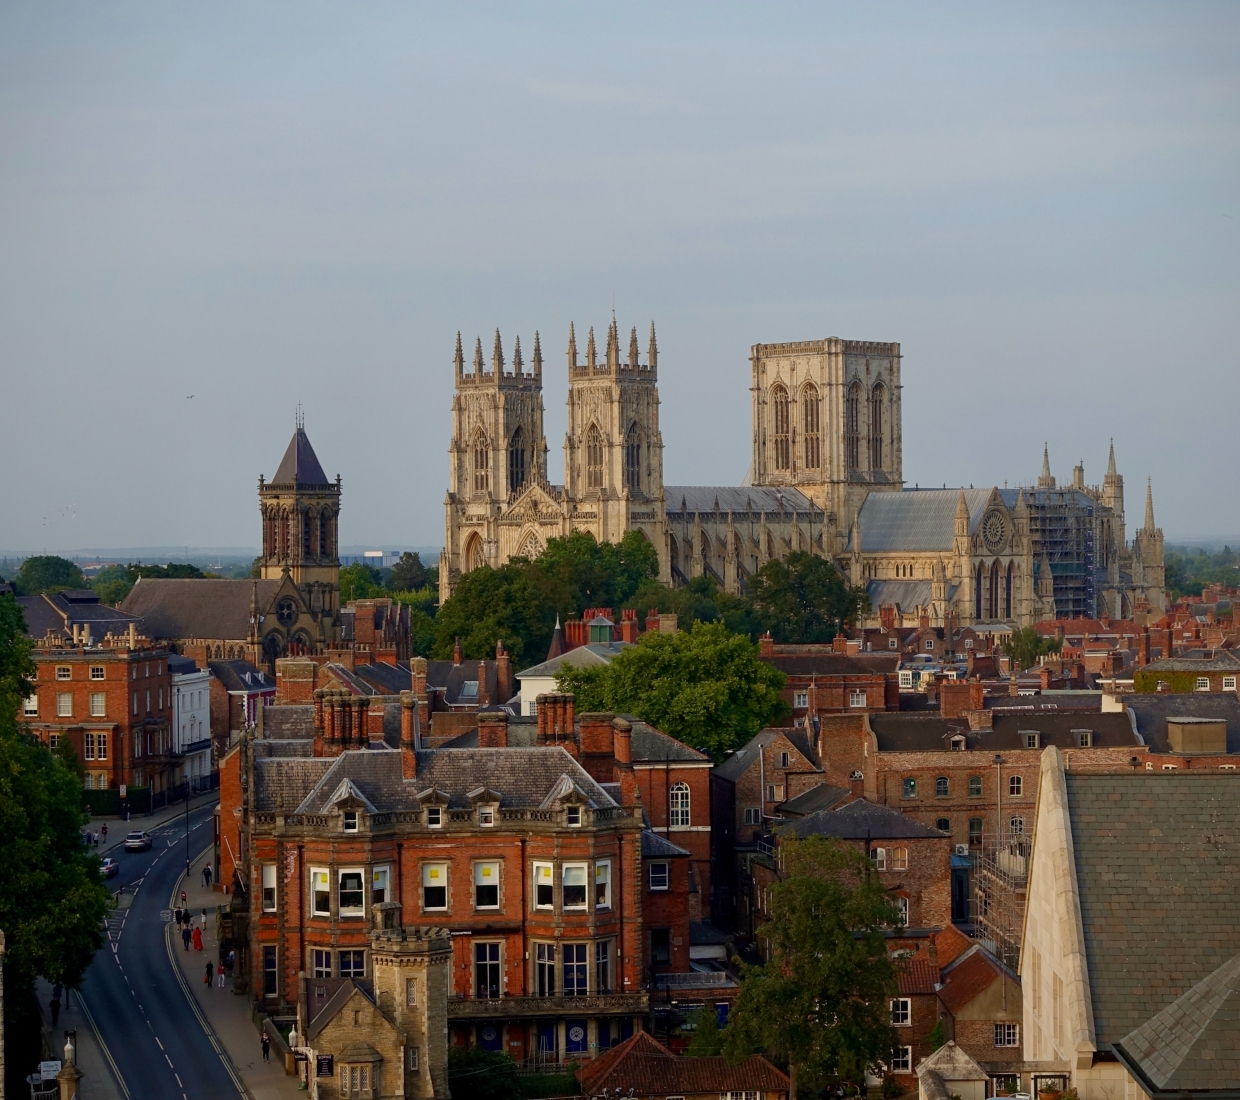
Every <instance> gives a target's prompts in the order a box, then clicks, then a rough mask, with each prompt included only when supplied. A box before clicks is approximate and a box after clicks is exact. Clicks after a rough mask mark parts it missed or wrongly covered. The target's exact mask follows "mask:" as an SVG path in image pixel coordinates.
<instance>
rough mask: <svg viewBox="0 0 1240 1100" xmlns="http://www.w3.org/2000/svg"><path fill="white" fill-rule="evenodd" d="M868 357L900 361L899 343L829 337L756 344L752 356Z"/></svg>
mask: <svg viewBox="0 0 1240 1100" xmlns="http://www.w3.org/2000/svg"><path fill="white" fill-rule="evenodd" d="M830 354H836V355H868V356H873V357H874V358H876V359H885V358H892V359H899V358H900V345H899V344H898V343H891V344H888V343H883V342H880V341H874V340H841V339H840V338H839V337H838V336H828V337H827V338H826V339H825V340H795V341H793V342H791V343H787V344H754V345H753V347H752V348H751V349H750V355H751V356H752V357H753V358H754V359H768V358H770V357H771V356H774V355H830Z"/></svg>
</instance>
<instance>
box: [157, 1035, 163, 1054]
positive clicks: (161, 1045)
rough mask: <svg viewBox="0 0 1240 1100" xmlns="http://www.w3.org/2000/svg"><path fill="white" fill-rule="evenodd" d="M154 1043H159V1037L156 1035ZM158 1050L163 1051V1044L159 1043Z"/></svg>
mask: <svg viewBox="0 0 1240 1100" xmlns="http://www.w3.org/2000/svg"><path fill="white" fill-rule="evenodd" d="M155 1042H157V1043H159V1036H158V1035H156V1036H155ZM159 1049H160V1050H163V1049H164V1044H163V1043H159Z"/></svg>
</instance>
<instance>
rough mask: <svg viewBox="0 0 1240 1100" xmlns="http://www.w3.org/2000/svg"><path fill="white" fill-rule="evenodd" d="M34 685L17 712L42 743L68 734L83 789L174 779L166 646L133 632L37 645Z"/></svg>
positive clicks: (158, 787)
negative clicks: (75, 642)
mask: <svg viewBox="0 0 1240 1100" xmlns="http://www.w3.org/2000/svg"><path fill="white" fill-rule="evenodd" d="M32 656H33V658H34V662H35V666H36V668H37V670H38V674H37V678H36V682H35V691H34V694H33V695H31V696H30V698H28V699H26V700H25V701H24V702H23V704H22V708H21V713H20V714H19V716H18V717H19V719H20V720H21V721H22V722H24V723H26V724H27V725H28V726H29V728H30V730H31V732H32V733H34V734H35V735H36V736H38V737H39V738H40V739H41V740H42V741H43V742H44V743H45V744H49V745H52V746H55V745H56V744H58V743H59V741H60V740H61V739H62V738H65V739H68V740H69V741H70V742H71V743H72V745H73V748H74V751H75V752H76V753H77V756H78V759H79V760H80V761H81V762H82V765H83V767H84V768H85V769H86V775H85V779H84V785H85V786H86V788H87V789H88V790H91V789H111V788H119V787H121V786H122V785H124V786H126V787H147V786H149V787H150V788H151V789H152V791H162V790H164V789H165V788H166V787H168V786H170V785H171V784H172V782H173V781H174V769H175V765H176V758H175V756H174V753H173V747H174V746H173V742H172V731H173V726H172V721H173V718H172V710H173V699H172V675H171V673H170V672H169V671H168V651H167V650H166V649H162V648H159V647H156V646H154V645H152V644H151V643H150V641H149V640H148V639H146V638H140V637H138V636H137V635H136V634H131V635H127V636H122V637H120V638H112V637H108V638H107V640H106V642H105V644H102V645H98V644H97V645H90V646H87V645H73V644H72V643H69V644H65V645H50V646H42V645H41V646H38V647H36V648H35V650H34V652H33V654H32Z"/></svg>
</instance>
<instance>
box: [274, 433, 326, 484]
mask: <svg viewBox="0 0 1240 1100" xmlns="http://www.w3.org/2000/svg"><path fill="white" fill-rule="evenodd" d="M270 483H271V484H272V485H328V484H330V482H328V480H327V475H326V474H325V473H324V472H323V467H322V466H321V465H320V464H319V459H318V455H316V454H315V453H314V448H313V447H311V446H310V437H309V436H308V435H306V430H305V428H298V429H297V430H296V431H295V432H293V438H292V439H290V440H289V443H288V450H286V451H285V452H284V457H283V458H282V459H281V460H280V465H279V468H278V469H277V470H276V476H275V477H273V478H272V479H271V482H270Z"/></svg>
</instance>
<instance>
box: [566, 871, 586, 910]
mask: <svg viewBox="0 0 1240 1100" xmlns="http://www.w3.org/2000/svg"><path fill="white" fill-rule="evenodd" d="M570 877H571V878H574V879H576V878H580V879H581V881H580V882H569V878H570ZM589 883H590V865H589V864H588V863H565V864H562V865H561V867H560V909H561V910H562V911H563V912H565V913H582V912H585V911H586V910H587V909H589V908H590V886H589ZM570 886H572V887H573V888H574V889H576V888H577V887H578V886H580V887H581V895H582V897H581V901H580V903H578V902H573V903H572V904H571V905H570V904H569V903H568V898H567V894H568V888H569V887H570Z"/></svg>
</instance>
